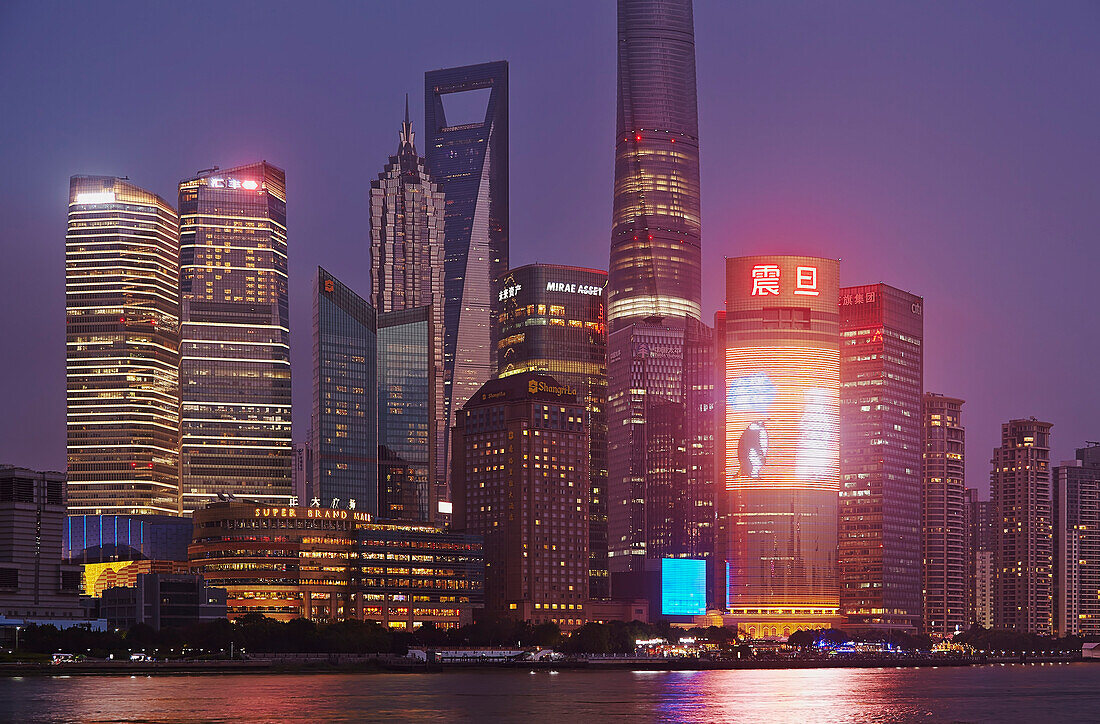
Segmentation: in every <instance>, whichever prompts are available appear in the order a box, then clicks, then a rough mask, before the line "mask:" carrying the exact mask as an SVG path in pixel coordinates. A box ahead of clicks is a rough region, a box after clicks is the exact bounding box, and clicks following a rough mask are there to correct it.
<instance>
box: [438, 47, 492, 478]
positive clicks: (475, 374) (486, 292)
mask: <svg viewBox="0 0 1100 724" xmlns="http://www.w3.org/2000/svg"><path fill="white" fill-rule="evenodd" d="M457 96H463V98H457ZM481 99H484V101H485V105H484V112H480V111H477V112H475V113H474V115H473V116H472V117H465V118H464V117H461V116H460V115H458V112H457V110H456V109H455V108H452V111H453V112H452V113H451V114H450V115H448V113H447V112H446V111H445V109H446V108H447V107H448V106H450V105H451V103H450V102H451V101H452V100H455V101H457V102H458V106H457V107H461V102H462V101H464V100H465V101H469V100H481ZM424 132H425V134H427V143H426V144H425V145H426V146H427V151H426V153H427V159H428V171H429V172H430V173H431V174H432V177H433V178H434V179H435V181H436V182H438V183H439V184H441V185H442V186H443V191H444V193H445V194H446V199H447V203H446V214H445V216H446V221H445V237H446V238H445V241H444V261H443V269H444V282H443V286H444V304H443V368H444V397H445V407H446V410H445V413H446V420H447V423H446V425H447V427H446V430H450V429H451V427H452V425H453V424H454V420H455V414H456V413H457V412H458V410H460V409H462V406H463V405H464V404H466V400H468V399H470V396H471V395H473V393H474V392H476V391H477V389H478V388H479V387H481V385H482V384H484V383H485V382H486V381H487V380H488V379H489V378H490V377H492V376H493V374H494V373H495V372H496V369H495V368H496V360H495V358H494V355H493V342H494V340H493V324H492V318H491V317H492V312H493V304H494V303H495V301H496V289H495V288H494V287H495V283H496V280H497V279H498V278H499V277H500V275H502V274H504V272H506V271H507V270H508V63H507V62H505V61H497V62H494V63H482V64H480V65H468V66H464V67H461V68H447V69H444V70H433V71H429V72H427V73H425V74H424ZM448 444H449V443H448ZM449 457H450V456H449V454H448V455H447V458H446V459H448V460H449ZM444 464H445V465H447V463H446V462H444ZM446 469H447V470H448V471H449V466H448V467H447V468H446ZM446 500H450V498H449V497H447V498H446Z"/></svg>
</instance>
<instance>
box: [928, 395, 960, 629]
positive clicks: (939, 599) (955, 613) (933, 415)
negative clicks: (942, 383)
mask: <svg viewBox="0 0 1100 724" xmlns="http://www.w3.org/2000/svg"><path fill="white" fill-rule="evenodd" d="M962 406H963V401H962V400H960V399H957V398H954V397H945V396H943V395H937V394H934V393H931V392H927V393H925V395H924V406H923V408H924V485H923V487H922V491H921V528H922V530H923V534H922V536H921V540H922V544H921V545H922V560H923V563H922V565H921V582H922V583H921V585H922V587H923V589H924V616H923V630H924V632H925V633H927V634H929V635H931V636H934V637H936V638H950V637H951V636H953V635H954V634H955V633H956V631H961V630H963V629H965V628H967V627H968V626H969V624H970V622H969V621H967V620H966V619H967V615H966V613H967V580H968V578H969V577H968V575H967V572H968V569H969V566H968V562H969V558H968V554H969V547H968V544H967V541H968V540H969V538H970V536H969V535H968V534H967V520H966V512H967V511H966V507H967V491H966V429H965V428H964V427H963V424H962Z"/></svg>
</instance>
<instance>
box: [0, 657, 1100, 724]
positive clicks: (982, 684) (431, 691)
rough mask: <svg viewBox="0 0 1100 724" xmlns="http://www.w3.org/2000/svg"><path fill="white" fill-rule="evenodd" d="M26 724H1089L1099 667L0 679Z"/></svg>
mask: <svg viewBox="0 0 1100 724" xmlns="http://www.w3.org/2000/svg"><path fill="white" fill-rule="evenodd" d="M0 702H3V703H4V705H3V706H2V707H0V720H3V721H18V722H20V723H21V724H22V723H24V722H27V723H29V722H40V721H79V722H106V721H111V722H114V721H123V722H232V723H233V724H245V723H246V722H314V721H384V720H385V721H463V722H490V721H492V722H542V721H552V722H555V724H581V723H582V722H589V721H642V722H644V721H670V722H700V723H701V722H776V723H777V724H808V723H810V722H824V723H826V724H834V723H840V722H844V723H848V722H872V723H875V722H979V721H999V722H1016V721H1036V720H1050V721H1061V720H1077V721H1097V720H1100V664H1087V663H1082V664H1071V665H1056V666H1034V665H1030V666H1017V665H1014V666H1004V667H1002V666H986V667H974V668H950V667H941V668H922V669H895V668H889V669H804V670H753V671H679V672H640V671H639V672H631V671H601V672H577V671H568V670H565V671H561V672H559V673H557V674H555V675H552V674H550V673H548V672H537V673H535V674H534V675H532V674H531V672H530V671H528V670H518V671H500V670H475V671H456V672H447V673H440V674H338V675H320V674H318V675H282V674H279V675H217V676H163V677H147V676H139V677H130V676H118V677H114V676H110V677H107V676H103V677H92V676H76V677H71V678H65V679H62V678H41V677H23V678H21V679H0Z"/></svg>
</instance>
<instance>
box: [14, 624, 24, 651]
mask: <svg viewBox="0 0 1100 724" xmlns="http://www.w3.org/2000/svg"><path fill="white" fill-rule="evenodd" d="M20 628H22V626H16V627H15V650H16V651H19V629H20Z"/></svg>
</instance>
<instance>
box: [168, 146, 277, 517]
mask: <svg viewBox="0 0 1100 724" xmlns="http://www.w3.org/2000/svg"><path fill="white" fill-rule="evenodd" d="M179 208H180V298H181V301H182V304H183V313H182V332H181V338H182V339H181V343H180V401H181V411H180V418H181V420H180V432H181V440H180V458H181V460H180V487H181V495H182V507H183V511H184V512H185V513H188V514H189V513H191V512H192V511H194V510H195V509H197V508H199V507H201V506H203V505H205V504H206V503H209V502H211V501H213V500H215V499H216V495H217V494H218V493H230V494H233V495H236V496H239V497H244V498H248V499H252V500H257V501H261V502H264V503H271V504H276V505H285V504H286V503H287V502H289V499H290V496H291V495H292V492H293V485H294V478H293V452H294V450H293V446H292V444H291V437H290V314H289V301H288V289H287V237H286V175H285V174H284V173H283V171H282V169H279V168H276V167H275V166H272V165H271V164H269V163H267V162H266V161H264V162H260V163H254V164H249V165H247V166H238V167H237V168H231V169H228V170H225V171H219V170H218V169H216V168H215V169H211V170H208V171H203V172H201V173H199V174H198V175H197V176H195V177H194V178H191V179H187V180H185V181H182V182H180V186H179Z"/></svg>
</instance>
